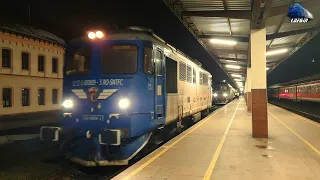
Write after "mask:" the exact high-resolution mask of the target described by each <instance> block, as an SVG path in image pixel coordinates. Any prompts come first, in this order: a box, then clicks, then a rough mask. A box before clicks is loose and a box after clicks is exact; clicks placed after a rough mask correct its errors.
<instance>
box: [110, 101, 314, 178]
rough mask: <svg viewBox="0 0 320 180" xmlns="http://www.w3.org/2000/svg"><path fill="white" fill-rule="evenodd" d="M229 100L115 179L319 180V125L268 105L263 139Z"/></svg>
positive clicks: (243, 106) (248, 116) (240, 108)
mask: <svg viewBox="0 0 320 180" xmlns="http://www.w3.org/2000/svg"><path fill="white" fill-rule="evenodd" d="M251 122H252V119H251V113H250V112H247V106H246V103H245V101H244V99H243V98H240V99H239V100H234V101H233V102H231V103H229V104H228V105H226V106H224V107H222V108H220V109H218V110H217V111H215V112H214V113H212V114H210V115H209V116H208V117H206V118H205V119H203V120H202V121H200V122H198V123H197V124H195V125H194V126H192V127H191V128H189V129H188V130H186V131H184V132H183V133H181V134H180V135H178V136H176V137H175V138H173V139H172V140H170V141H169V142H167V143H166V144H164V145H163V146H161V147H159V148H158V149H157V150H155V151H154V152H152V153H151V154H149V155H148V156H146V157H145V158H143V159H141V160H140V161H138V162H137V163H135V164H134V165H132V166H131V167H129V168H128V169H126V170H125V171H123V172H122V173H120V174H118V175H117V176H116V177H114V178H113V179H114V180H120V179H130V180H133V179H139V180H147V179H148V180H149V179H154V180H164V179H168V180H174V179H179V180H180V179H183V180H189V179H190V180H197V179H199V180H200V179H207V180H209V179H211V180H212V179H214V180H220V179H221V180H228V179H232V180H236V179H243V180H251V179H254V180H256V179H259V180H263V179H266V180H267V179H268V180H269V179H279V180H280V179H281V180H286V179H288V180H302V179H308V180H318V179H320V140H319V139H320V124H319V123H316V122H314V121H311V120H309V119H307V118H304V117H301V116H298V115H296V114H293V113H291V112H289V111H287V110H284V109H281V108H278V107H276V106H274V105H271V104H268V131H269V137H268V138H253V137H252V123H251Z"/></svg>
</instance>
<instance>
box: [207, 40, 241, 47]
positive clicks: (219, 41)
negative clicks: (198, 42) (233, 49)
mask: <svg viewBox="0 0 320 180" xmlns="http://www.w3.org/2000/svg"><path fill="white" fill-rule="evenodd" d="M210 42H211V43H213V44H223V45H232V46H234V45H236V44H237V41H231V40H223V39H210Z"/></svg>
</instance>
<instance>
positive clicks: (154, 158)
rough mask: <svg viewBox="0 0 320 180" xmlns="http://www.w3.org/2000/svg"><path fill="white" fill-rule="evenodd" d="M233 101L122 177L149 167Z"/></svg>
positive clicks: (127, 177)
mask: <svg viewBox="0 0 320 180" xmlns="http://www.w3.org/2000/svg"><path fill="white" fill-rule="evenodd" d="M230 104H231V103H229V104H227V105H226V106H225V107H223V108H221V109H218V110H217V111H215V112H214V113H212V114H210V115H209V116H208V117H206V119H204V120H202V121H201V122H199V124H198V125H196V126H195V127H194V128H192V129H190V130H189V131H188V130H187V131H188V132H187V133H185V134H184V135H183V136H181V137H180V138H179V139H177V140H176V141H174V142H173V143H172V144H170V145H168V146H166V148H165V149H163V150H162V151H160V152H159V153H158V154H156V155H155V156H153V157H152V158H150V159H149V160H148V161H146V162H145V163H143V164H142V165H140V166H139V167H138V168H137V169H135V170H134V171H132V172H131V173H129V174H128V175H127V176H125V177H124V178H122V180H128V179H130V178H131V177H133V176H134V175H136V174H138V173H139V172H140V171H141V170H142V169H144V168H145V167H147V166H148V165H149V164H151V163H152V162H153V161H154V160H156V159H157V158H158V157H160V156H161V155H162V154H164V153H165V152H166V151H168V150H169V149H171V148H172V147H173V146H174V145H176V144H177V143H178V142H180V141H181V140H182V139H184V138H185V137H186V136H188V135H189V134H190V133H192V132H193V131H194V130H196V129H197V128H198V127H200V126H201V125H202V124H204V123H205V122H207V121H208V120H209V119H210V118H211V117H213V116H215V115H216V114H218V113H219V112H220V111H221V110H222V109H225V108H227V107H228V106H229V105H230Z"/></svg>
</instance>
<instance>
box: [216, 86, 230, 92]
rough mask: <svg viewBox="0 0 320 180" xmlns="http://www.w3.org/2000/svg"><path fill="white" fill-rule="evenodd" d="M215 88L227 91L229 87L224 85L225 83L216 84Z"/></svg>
mask: <svg viewBox="0 0 320 180" xmlns="http://www.w3.org/2000/svg"><path fill="white" fill-rule="evenodd" d="M213 90H216V91H227V90H228V87H227V86H224V85H215V86H214V87H213Z"/></svg>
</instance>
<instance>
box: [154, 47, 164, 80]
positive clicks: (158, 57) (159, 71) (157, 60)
mask: <svg viewBox="0 0 320 180" xmlns="http://www.w3.org/2000/svg"><path fill="white" fill-rule="evenodd" d="M154 61H155V62H154V64H155V66H156V75H162V52H160V51H159V50H157V51H156V53H155V55H154Z"/></svg>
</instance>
